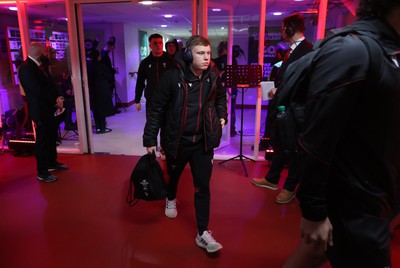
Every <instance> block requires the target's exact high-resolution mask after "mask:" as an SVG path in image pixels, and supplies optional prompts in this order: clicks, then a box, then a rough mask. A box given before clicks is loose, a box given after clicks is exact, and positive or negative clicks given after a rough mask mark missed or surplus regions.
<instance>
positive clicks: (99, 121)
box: [93, 114, 106, 130]
mask: <svg viewBox="0 0 400 268" xmlns="http://www.w3.org/2000/svg"><path fill="white" fill-rule="evenodd" d="M93 117H94V124H95V126H96V129H100V130H104V129H105V128H106V117H105V116H99V115H96V114H94V115H93Z"/></svg>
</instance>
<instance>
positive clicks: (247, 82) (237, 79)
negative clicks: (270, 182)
mask: <svg viewBox="0 0 400 268" xmlns="http://www.w3.org/2000/svg"><path fill="white" fill-rule="evenodd" d="M225 74H226V83H225V85H226V87H227V88H232V87H237V88H242V90H241V94H242V108H241V111H240V114H241V117H240V145H239V154H238V155H237V156H235V157H232V158H229V159H227V160H224V161H222V162H220V163H219V164H220V165H221V164H223V163H225V162H227V161H230V160H234V159H236V158H238V159H239V160H240V161H241V162H242V165H243V168H244V172H245V174H246V177H248V174H247V169H246V166H245V165H244V162H243V159H244V158H245V159H248V160H251V161H254V159H251V158H249V157H247V156H245V155H243V110H244V89H245V88H254V87H259V86H260V83H261V74H262V69H261V65H228V66H226V71H225Z"/></svg>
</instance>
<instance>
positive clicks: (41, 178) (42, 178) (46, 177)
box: [37, 174, 57, 182]
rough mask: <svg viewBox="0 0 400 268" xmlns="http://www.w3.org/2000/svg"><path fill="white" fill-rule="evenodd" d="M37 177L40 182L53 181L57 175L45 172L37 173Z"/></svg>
mask: <svg viewBox="0 0 400 268" xmlns="http://www.w3.org/2000/svg"><path fill="white" fill-rule="evenodd" d="M37 179H38V180H39V181H42V182H55V181H56V180H57V177H56V176H54V175H51V174H46V175H38V176H37Z"/></svg>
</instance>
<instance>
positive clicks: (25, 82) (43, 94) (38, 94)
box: [18, 58, 61, 123]
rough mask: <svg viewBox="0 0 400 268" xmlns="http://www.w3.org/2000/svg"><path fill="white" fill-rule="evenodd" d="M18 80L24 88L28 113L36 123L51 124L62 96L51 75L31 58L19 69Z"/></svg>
mask: <svg viewBox="0 0 400 268" xmlns="http://www.w3.org/2000/svg"><path fill="white" fill-rule="evenodd" d="M18 79H19V82H20V84H21V86H22V87H23V88H24V91H25V94H26V100H27V103H28V112H29V115H30V117H31V119H32V120H33V121H34V122H36V123H37V122H40V121H42V122H49V121H48V120H51V119H52V117H54V115H53V114H54V112H55V111H56V109H57V108H56V107H55V104H56V100H57V98H58V97H59V96H61V94H59V92H58V91H57V89H56V87H55V84H54V83H53V81H52V79H51V76H50V73H49V72H48V71H47V72H46V73H45V72H43V71H42V70H41V69H40V68H39V66H38V65H37V64H36V63H35V62H34V61H33V60H32V59H30V58H27V59H26V60H25V61H24V62H23V63H22V64H21V65H20V67H19V68H18Z"/></svg>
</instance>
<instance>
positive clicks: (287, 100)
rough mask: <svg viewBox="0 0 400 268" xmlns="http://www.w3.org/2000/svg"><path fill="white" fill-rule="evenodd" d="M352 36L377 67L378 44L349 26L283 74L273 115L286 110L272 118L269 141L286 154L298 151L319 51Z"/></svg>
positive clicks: (371, 37)
mask: <svg viewBox="0 0 400 268" xmlns="http://www.w3.org/2000/svg"><path fill="white" fill-rule="evenodd" d="M348 34H354V35H356V36H358V37H359V38H360V40H361V41H362V42H363V43H364V44H365V46H366V47H367V49H368V54H369V58H370V66H374V65H375V66H376V65H377V64H379V61H378V59H379V58H378V57H377V55H374V54H376V53H377V51H380V50H377V49H376V48H375V49H372V48H371V47H374V46H375V47H376V46H377V45H379V46H380V44H379V43H378V42H377V41H376V39H375V38H374V36H372V35H371V34H370V33H368V32H363V31H358V30H356V29H354V28H352V27H351V26H349V27H345V28H342V29H338V30H336V31H334V32H333V35H332V36H329V37H327V38H326V39H324V40H320V41H319V42H317V43H316V44H315V45H314V47H313V50H312V51H311V52H309V53H307V54H306V55H304V56H303V57H301V58H300V59H298V60H296V61H295V62H293V63H291V64H290V65H289V66H288V68H287V69H286V71H285V74H284V76H283V79H282V83H281V84H280V85H279V87H278V90H277V92H276V95H275V97H274V98H273V100H274V102H273V105H274V106H273V111H274V113H277V110H278V109H277V108H278V107H280V106H285V112H284V114H280V115H279V116H278V113H277V114H276V115H274V122H273V124H272V128H271V141H272V142H273V144H274V145H275V146H276V147H278V148H280V149H282V150H283V151H284V152H285V153H287V154H290V153H295V152H296V151H297V138H298V134H299V132H300V131H301V129H302V123H303V122H304V110H305V106H306V100H307V93H308V92H307V91H308V88H309V82H310V74H311V73H312V69H313V68H314V59H315V58H316V57H317V56H318V55H319V53H321V47H322V46H323V45H324V44H326V43H327V42H328V41H329V40H331V39H333V38H334V37H337V36H346V35H348Z"/></svg>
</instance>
